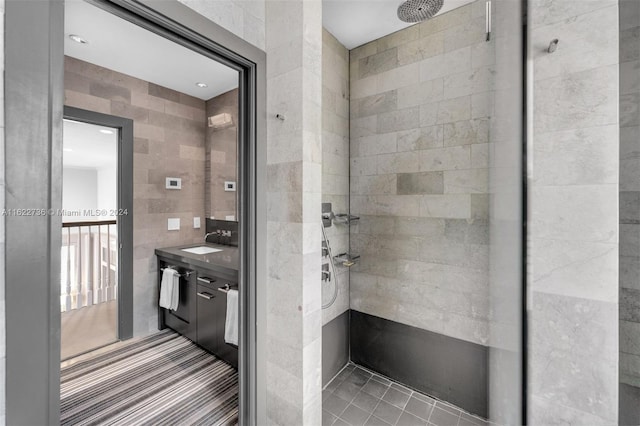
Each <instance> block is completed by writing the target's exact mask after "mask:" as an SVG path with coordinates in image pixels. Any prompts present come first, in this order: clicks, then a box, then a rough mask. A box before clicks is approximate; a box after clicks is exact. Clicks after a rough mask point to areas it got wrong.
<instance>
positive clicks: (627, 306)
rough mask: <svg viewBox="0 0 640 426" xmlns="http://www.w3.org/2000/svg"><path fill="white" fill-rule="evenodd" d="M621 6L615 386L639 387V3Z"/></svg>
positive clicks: (626, 2)
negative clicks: (617, 371)
mask: <svg viewBox="0 0 640 426" xmlns="http://www.w3.org/2000/svg"><path fill="white" fill-rule="evenodd" d="M619 7H620V381H621V382H622V383H626V384H628V385H631V386H635V387H640V113H639V111H640V2H638V1H636V0H621V1H620V3H619Z"/></svg>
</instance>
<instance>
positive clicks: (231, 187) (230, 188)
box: [224, 181, 236, 192]
mask: <svg viewBox="0 0 640 426" xmlns="http://www.w3.org/2000/svg"><path fill="white" fill-rule="evenodd" d="M224 190H225V191H227V192H235V191H236V183H235V182H232V181H226V182H225V183H224Z"/></svg>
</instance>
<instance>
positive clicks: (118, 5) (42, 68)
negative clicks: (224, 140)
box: [0, 0, 267, 425]
mask: <svg viewBox="0 0 640 426" xmlns="http://www.w3.org/2000/svg"><path fill="white" fill-rule="evenodd" d="M89 2H90V3H92V4H94V5H96V6H98V7H101V8H103V9H106V10H107V11H109V12H111V13H113V14H115V15H117V16H120V17H122V18H124V19H127V20H129V21H131V22H134V23H136V24H138V25H140V26H142V27H143V28H146V29H148V30H151V31H153V32H156V33H158V34H160V35H162V36H163V37H166V38H168V39H170V40H173V41H176V42H178V43H180V44H183V45H186V46H187V47H189V48H191V49H193V50H195V51H197V52H199V53H202V54H204V55H206V56H209V57H211V58H213V59H216V60H218V61H219V62H222V63H224V64H225V65H228V66H230V67H231V68H234V69H237V70H238V71H239V75H240V90H239V92H240V105H239V106H240V115H239V121H240V123H242V125H241V126H240V128H239V132H240V133H239V139H240V146H239V154H240V155H239V157H240V170H239V176H238V177H239V179H238V183H239V185H238V192H239V198H240V208H239V214H238V216H239V222H240V226H239V230H240V239H241V241H240V270H239V278H240V282H241V283H243V284H244V286H245V287H246V288H244V289H242V288H241V289H240V295H239V297H240V315H239V318H240V333H239V341H240V345H239V346H240V348H239V349H240V350H239V361H238V362H239V400H240V411H239V423H240V424H243V425H254V424H264V423H265V421H266V402H265V401H266V384H265V370H266V369H265V367H264V366H265V364H266V354H265V349H264V346H265V345H264V343H265V335H266V321H265V319H266V309H265V306H264V303H262V304H258V303H257V300H265V288H266V275H267V274H266V270H267V268H266V54H265V53H264V52H263V51H262V50H260V49H258V48H257V47H255V46H253V45H251V44H250V43H248V42H246V41H245V40H243V39H242V38H240V37H238V36H236V35H235V34H232V33H231V32H229V31H227V30H226V29H224V28H222V27H221V26H219V25H217V24H215V23H214V22H212V21H211V20H209V19H207V18H205V17H204V16H202V15H200V14H198V13H197V12H195V11H194V10H192V9H190V8H189V7H187V6H185V5H183V4H181V3H179V2H178V1H177V0H167V1H157V0H155V1H154V0H89ZM64 36H65V35H64V1H63V0H42V1H37V2H33V1H20V0H7V1H6V3H5V81H4V85H5V141H6V143H5V175H6V176H5V187H4V195H5V206H4V207H5V209H24V208H31V209H36V208H37V209H42V210H43V211H49V209H53V210H55V209H61V204H62V194H61V191H62V185H61V175H62V118H63V99H64V62H63V61H64V44H63V42H64ZM4 220H5V256H4V257H5V259H4V260H5V277H4V278H5V288H6V293H5V306H6V311H5V325H6V363H5V369H6V370H5V373H6V380H5V389H4V390H5V395H6V399H5V404H6V406H5V409H6V418H5V420H6V422H7V424H16V425H19V424H29V425H45V424H57V423H59V421H60V301H59V294H60V283H59V280H51V277H57V276H59V274H60V245H61V233H60V232H59V229H60V227H61V218H60V217H59V216H55V215H40V216H5V217H4ZM50 281H51V282H50ZM1 296H2V295H1V294H0V302H1ZM0 305H1V303H0ZM0 355H1V354H0ZM0 373H1V371H0Z"/></svg>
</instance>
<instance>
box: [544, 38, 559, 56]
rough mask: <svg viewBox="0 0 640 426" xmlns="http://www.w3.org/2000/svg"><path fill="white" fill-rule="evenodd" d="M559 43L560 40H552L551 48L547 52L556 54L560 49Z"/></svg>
mask: <svg viewBox="0 0 640 426" xmlns="http://www.w3.org/2000/svg"><path fill="white" fill-rule="evenodd" d="M559 42H560V40H558V39H557V38H554V39H553V40H551V43H549V48H548V49H547V52H549V53H553V52H555V51H556V49H557V48H558V43H559Z"/></svg>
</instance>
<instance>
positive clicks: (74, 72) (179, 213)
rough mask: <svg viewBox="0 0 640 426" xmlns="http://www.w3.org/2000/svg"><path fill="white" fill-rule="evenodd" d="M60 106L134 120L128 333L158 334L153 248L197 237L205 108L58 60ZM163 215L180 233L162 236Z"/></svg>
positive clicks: (188, 98)
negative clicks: (175, 182)
mask: <svg viewBox="0 0 640 426" xmlns="http://www.w3.org/2000/svg"><path fill="white" fill-rule="evenodd" d="M65 105H68V106H73V107H77V108H82V109H86V110H90V111H95V112H100V113H104V114H111V115H115V116H119V117H125V118H130V119H132V120H133V122H134V126H133V135H134V154H133V155H134V158H133V175H134V176H133V214H134V218H133V228H134V229H133V254H134V260H133V262H134V263H133V289H134V290H133V292H134V293H133V309H134V312H133V314H134V318H133V325H134V330H133V332H134V336H139V335H142V334H146V333H149V332H151V331H154V330H157V328H158V324H157V306H156V300H157V296H156V291H157V290H156V288H157V281H156V279H157V270H156V268H157V261H156V256H155V254H154V249H155V248H157V247H169V246H175V245H180V244H188V243H191V242H196V241H201V240H202V237H203V235H204V227H203V228H201V229H193V226H192V224H193V217H195V216H197V217H201V218H203V217H204V140H205V126H206V121H205V102H204V101H203V100H200V99H197V98H193V97H191V96H188V95H185V94H183V93H179V92H176V91H173V90H170V89H167V88H165V87H161V86H158V85H155V84H153V83H149V82H146V81H142V80H139V79H137V78H133V77H130V76H128V75H124V74H121V73H118V72H115V71H112V70H109V69H106V68H102V67H99V66H97V65H93V64H90V63H87V62H84V61H80V60H78V59H75V58H71V57H65ZM166 177H179V178H182V189H181V190H179V191H176V190H167V189H165V178H166ZM170 217H177V218H180V223H181V229H180V230H179V231H167V219H168V218H170Z"/></svg>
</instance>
